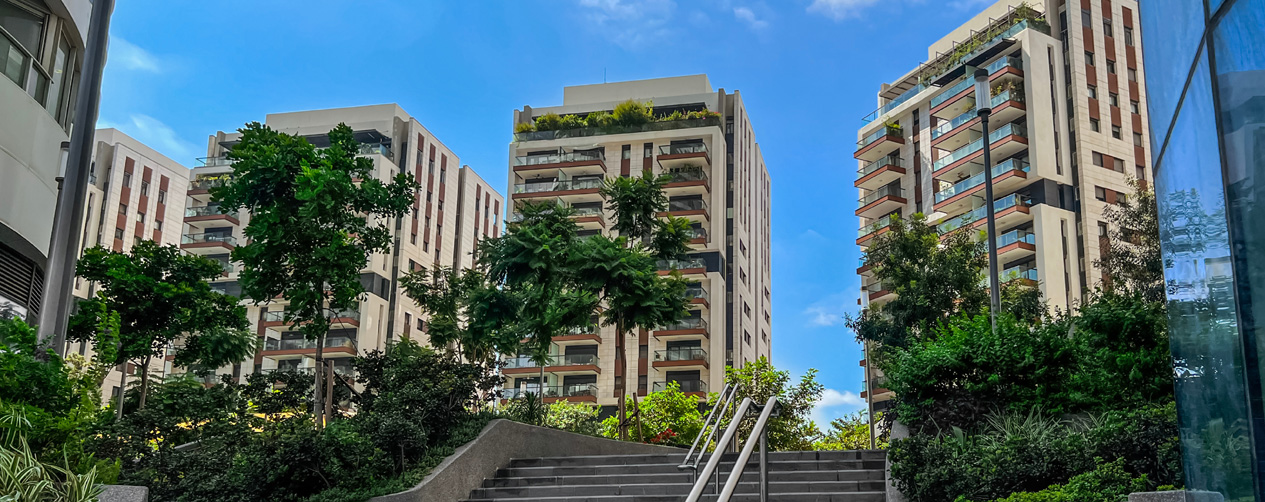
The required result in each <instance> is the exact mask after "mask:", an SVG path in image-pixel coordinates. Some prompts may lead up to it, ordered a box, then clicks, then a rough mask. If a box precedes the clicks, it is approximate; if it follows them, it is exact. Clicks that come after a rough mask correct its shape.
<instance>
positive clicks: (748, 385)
mask: <svg viewBox="0 0 1265 502" xmlns="http://www.w3.org/2000/svg"><path fill="white" fill-rule="evenodd" d="M725 384H726V385H733V386H735V387H737V390H736V391H735V393H734V400H735V402H742V400H743V399H744V398H747V397H750V398H751V401H752V404H756V405H763V404H764V403H765V402H766V401H768V399H769V398H770V397H772V396H777V401H778V404H780V405H781V406H782V411H781V414H780V415H779V416H777V417H772V418H770V419H769V423H768V426H767V427H768V433H769V449H770V450H776V451H790V450H811V449H812V446H813V439H814V438H816V437H817V436H818V435H819V431H818V430H817V426H816V425H815V424H813V421H812V419H811V418H809V415H810V414H811V413H812V411H813V406H815V405H816V404H817V401H819V400H821V394H822V392H823V391H824V390H825V387H824V386H823V385H821V384H820V383H818V382H817V370H815V369H810V370H808V372H806V373H804V376H803V377H801V378H800V381H799V383H792V382H791V373H790V372H789V371H782V370H778V369H777V368H774V367H773V364H772V363H770V362H769V360H768V359H767V358H764V357H761V358H760V359H757V360H755V361H752V362H749V363H747V364H744V365H743V366H742V368H733V367H729V368H725ZM736 407H737V406H735V408H736ZM732 420H733V412H732V411H731V412H730V413H729V414H728V416H724V417H722V419H721V426H720V427H721V430H724V429H725V428H726V427H728V426H729V423H730V422H731V421H732ZM755 421H756V416H755V414H750V415H748V416H746V417H743V418H742V423H741V424H740V425H739V426H738V433H737V437H739V438H751V431H752V429H753V428H754V427H755ZM755 439H756V438H752V439H751V440H753V441H754V440H755Z"/></svg>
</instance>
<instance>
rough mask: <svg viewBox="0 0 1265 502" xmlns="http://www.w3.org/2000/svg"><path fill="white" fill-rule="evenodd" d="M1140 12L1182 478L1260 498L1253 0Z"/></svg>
mask: <svg viewBox="0 0 1265 502" xmlns="http://www.w3.org/2000/svg"><path fill="white" fill-rule="evenodd" d="M1140 15H1141V19H1142V37H1143V45H1144V46H1145V47H1146V51H1145V55H1144V57H1145V62H1146V66H1147V68H1148V72H1147V75H1146V83H1147V89H1148V91H1149V93H1150V94H1149V99H1148V107H1149V110H1150V113H1151V117H1152V124H1151V125H1152V127H1151V135H1152V145H1155V148H1156V151H1157V155H1156V157H1155V171H1156V173H1155V188H1156V193H1157V196H1158V200H1159V216H1160V237H1161V241H1162V247H1163V253H1164V261H1165V264H1164V265H1165V270H1164V274H1165V279H1166V281H1167V286H1168V287H1167V290H1168V300H1169V320H1170V332H1171V338H1172V341H1171V344H1172V351H1173V359H1174V367H1175V370H1176V375H1177V384H1176V391H1177V403H1178V412H1179V418H1180V422H1181V427H1182V435H1181V439H1182V454H1183V459H1184V461H1185V470H1186V472H1185V475H1186V483H1187V488H1188V489H1189V490H1197V491H1212V492H1218V493H1220V494H1222V495H1224V496H1225V498H1226V499H1227V500H1260V501H1265V491H1263V490H1262V475H1263V474H1265V464H1262V460H1263V459H1265V393H1263V389H1262V385H1261V383H1262V381H1265V364H1262V360H1261V358H1262V357H1265V332H1262V333H1257V331H1256V328H1257V321H1256V318H1257V317H1260V318H1261V319H1262V323H1265V205H1262V204H1258V203H1257V202H1258V201H1260V202H1265V0H1149V1H1148V2H1146V3H1145V4H1144V5H1142V6H1141V12H1140ZM1258 174H1260V175H1261V176H1262V180H1261V181H1262V185H1261V187H1259V188H1258V187H1257V185H1256V175H1258ZM1258 195H1260V196H1261V198H1260V199H1258V197H1257V196H1258ZM1258 206H1259V207H1260V208H1261V209H1262V211H1261V212H1260V213H1257V212H1256V209H1257V208H1258ZM1258 293H1259V294H1260V295H1261V298H1256V296H1257V294H1258ZM1263 325H1265V324H1263Z"/></svg>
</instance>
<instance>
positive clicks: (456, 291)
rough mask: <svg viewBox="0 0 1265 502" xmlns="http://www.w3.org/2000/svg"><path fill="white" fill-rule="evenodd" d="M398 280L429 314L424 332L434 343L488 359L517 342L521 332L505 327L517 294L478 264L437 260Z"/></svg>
mask: <svg viewBox="0 0 1265 502" xmlns="http://www.w3.org/2000/svg"><path fill="white" fill-rule="evenodd" d="M400 285H401V287H402V288H403V289H404V293H405V294H406V295H408V296H409V297H410V298H412V299H413V300H414V301H415V302H417V305H418V306H419V307H421V310H422V313H423V314H428V315H429V320H428V322H427V326H428V329H427V332H426V334H427V336H428V337H429V339H430V344H431V346H432V347H435V348H436V349H439V350H444V351H449V352H452V353H453V354H456V355H460V356H462V357H464V358H466V360H467V361H471V362H477V363H480V364H488V363H490V362H492V361H494V360H495V358H496V354H497V353H505V352H512V351H514V350H517V348H518V346H519V344H520V343H521V339H520V333H518V332H517V331H516V330H514V329H512V328H507V324H509V321H510V320H512V319H513V318H514V316H516V315H517V313H518V310H517V309H516V308H515V303H514V302H515V299H514V298H512V297H511V296H510V295H509V294H508V293H507V292H506V291H505V290H504V289H502V288H499V287H496V285H494V284H491V283H489V282H488V280H487V277H486V275H485V274H484V273H483V271H482V270H479V269H465V270H461V271H456V270H453V269H451V268H448V267H441V266H437V267H435V268H433V269H431V270H418V271H415V272H410V273H408V274H407V275H405V276H403V277H401V278H400Z"/></svg>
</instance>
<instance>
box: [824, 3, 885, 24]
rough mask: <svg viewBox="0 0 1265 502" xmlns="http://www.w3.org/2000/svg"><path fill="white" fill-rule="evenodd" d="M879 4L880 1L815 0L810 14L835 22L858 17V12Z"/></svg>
mask: <svg viewBox="0 0 1265 502" xmlns="http://www.w3.org/2000/svg"><path fill="white" fill-rule="evenodd" d="M877 3H879V0H813V3H812V5H809V6H808V12H812V13H815V14H821V15H823V16H826V17H828V18H830V19H834V20H835V21H842V20H844V19H846V18H849V17H854V16H856V15H857V13H858V11H860V10H861V9H864V8H866V7H869V6H871V5H874V4H877Z"/></svg>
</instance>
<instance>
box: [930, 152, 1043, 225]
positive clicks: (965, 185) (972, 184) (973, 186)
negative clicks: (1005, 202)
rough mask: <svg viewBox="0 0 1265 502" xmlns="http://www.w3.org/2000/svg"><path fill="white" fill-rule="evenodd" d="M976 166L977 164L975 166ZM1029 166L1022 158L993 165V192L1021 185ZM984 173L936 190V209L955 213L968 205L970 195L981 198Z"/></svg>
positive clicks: (1005, 191) (983, 187)
mask: <svg viewBox="0 0 1265 502" xmlns="http://www.w3.org/2000/svg"><path fill="white" fill-rule="evenodd" d="M977 167H978V166H977ZM1030 169H1031V166H1029V165H1028V162H1027V161H1026V160H1023V159H1007V160H1006V161H1005V162H1002V163H1000V164H997V165H996V166H993V193H994V194H996V193H998V192H1001V193H1007V192H1011V191H1014V190H1016V189H1018V188H1020V187H1022V186H1023V184H1024V183H1025V182H1026V181H1027V179H1028V171H1029V170H1030ZM986 181H987V180H986V179H985V175H984V173H982V172H981V173H979V174H976V175H974V176H971V177H969V178H966V179H964V180H962V181H959V182H957V183H954V184H953V185H951V186H949V187H948V188H945V189H943V190H940V191H938V192H936V195H935V204H934V206H933V207H935V209H936V211H940V212H944V213H948V214H955V213H958V212H960V211H962V210H964V209H965V208H967V207H970V205H971V200H972V197H977V198H982V197H983V196H984V193H985V186H984V184H985V182H986Z"/></svg>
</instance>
